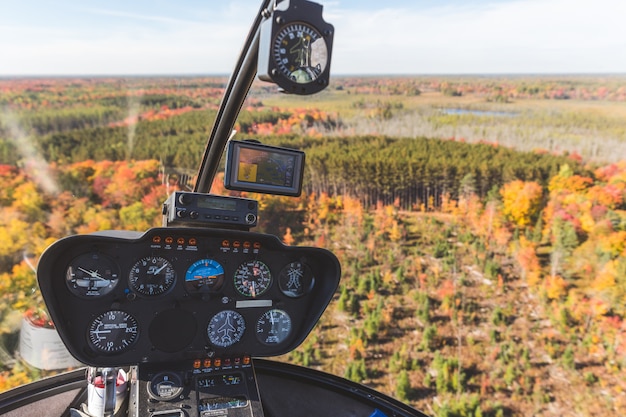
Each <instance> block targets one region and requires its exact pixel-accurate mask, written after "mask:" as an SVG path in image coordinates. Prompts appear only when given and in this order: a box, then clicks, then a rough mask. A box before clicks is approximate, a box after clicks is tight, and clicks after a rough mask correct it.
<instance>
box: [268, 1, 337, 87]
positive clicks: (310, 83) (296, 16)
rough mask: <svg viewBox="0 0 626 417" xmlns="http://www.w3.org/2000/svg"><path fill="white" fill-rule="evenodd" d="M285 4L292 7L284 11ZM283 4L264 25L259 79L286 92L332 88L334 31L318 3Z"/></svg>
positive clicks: (298, 2) (277, 7) (279, 5)
mask: <svg viewBox="0 0 626 417" xmlns="http://www.w3.org/2000/svg"><path fill="white" fill-rule="evenodd" d="M283 3H284V4H287V3H288V8H286V9H284V8H283V9H281V6H282V4H283ZM283 3H279V4H278V5H277V6H276V8H275V9H274V10H273V11H272V14H271V15H270V16H269V17H268V18H267V19H266V20H265V21H264V22H263V23H262V25H261V37H260V44H259V66H258V71H259V78H260V79H261V80H263V81H270V82H273V83H276V84H277V85H278V86H279V87H281V88H282V89H283V90H284V92H286V93H295V94H302V95H305V94H313V93H317V92H318V91H321V90H322V89H324V88H325V87H326V86H327V85H328V81H329V74H330V58H331V53H332V44H333V33H334V28H333V26H332V25H330V24H328V23H326V22H325V21H324V20H323V19H322V6H321V5H319V4H317V3H313V2H310V1H306V0H290V1H289V2H283Z"/></svg>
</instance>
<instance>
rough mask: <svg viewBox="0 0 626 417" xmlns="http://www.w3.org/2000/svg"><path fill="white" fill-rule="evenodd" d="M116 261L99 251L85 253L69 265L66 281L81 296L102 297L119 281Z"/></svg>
mask: <svg viewBox="0 0 626 417" xmlns="http://www.w3.org/2000/svg"><path fill="white" fill-rule="evenodd" d="M119 274H120V272H119V267H118V266H117V264H116V263H115V261H114V260H113V259H111V258H109V257H108V256H106V255H103V254H101V253H98V252H90V253H85V254H82V255H80V256H77V257H76V258H74V259H73V260H72V261H71V262H70V264H69V265H68V266H67V271H66V274H65V283H66V284H67V288H68V289H69V290H70V292H72V294H74V295H77V296H79V297H85V298H86V297H100V296H103V295H106V294H108V293H110V292H111V291H112V290H113V289H114V288H115V287H116V285H117V283H118V281H119Z"/></svg>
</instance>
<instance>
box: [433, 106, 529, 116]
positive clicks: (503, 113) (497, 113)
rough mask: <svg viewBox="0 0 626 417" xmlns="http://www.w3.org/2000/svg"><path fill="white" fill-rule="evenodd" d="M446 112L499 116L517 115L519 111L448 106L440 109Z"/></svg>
mask: <svg viewBox="0 0 626 417" xmlns="http://www.w3.org/2000/svg"><path fill="white" fill-rule="evenodd" d="M440 110H441V112H442V113H444V114H456V115H463V114H471V115H474V116H499V117H517V116H518V114H519V113H517V112H512V111H495V110H471V109H456V108H446V109H440Z"/></svg>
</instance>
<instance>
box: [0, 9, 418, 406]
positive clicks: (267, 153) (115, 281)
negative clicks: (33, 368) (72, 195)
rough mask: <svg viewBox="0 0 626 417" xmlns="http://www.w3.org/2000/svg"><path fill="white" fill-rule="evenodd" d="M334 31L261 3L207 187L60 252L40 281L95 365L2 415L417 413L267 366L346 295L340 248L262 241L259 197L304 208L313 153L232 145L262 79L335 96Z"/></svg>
mask: <svg viewBox="0 0 626 417" xmlns="http://www.w3.org/2000/svg"><path fill="white" fill-rule="evenodd" d="M333 31H334V29H333V27H332V25H329V24H327V23H326V22H324V20H323V19H322V7H321V6H320V5H318V4H316V3H312V2H309V1H306V0H290V1H283V2H275V1H271V0H264V1H263V4H262V6H261V9H260V11H259V13H258V15H257V18H256V20H255V22H254V24H253V26H252V29H251V31H250V34H249V36H248V39H247V40H246V44H245V46H244V49H243V52H242V54H241V57H240V60H239V62H238V63H237V65H236V68H235V71H234V72H233V75H232V77H231V79H230V81H229V84H228V87H227V88H226V92H225V96H224V100H223V102H222V104H221V107H220V111H219V112H218V116H217V120H216V121H215V124H214V127H213V131H212V133H211V137H210V138H209V141H208V144H207V147H206V150H205V154H204V157H203V159H202V164H201V166H200V169H199V173H198V179H197V182H196V185H195V189H194V190H193V191H191V192H183V191H176V192H174V193H172V194H171V196H170V197H169V198H168V199H167V201H166V202H165V203H164V205H163V227H159V228H153V229H150V230H148V231H146V232H144V233H140V232H131V231H102V232H96V233H92V234H85V235H73V236H69V237H66V238H63V239H61V240H58V241H57V242H55V243H54V244H52V245H51V246H50V247H49V248H48V249H47V250H46V251H45V253H44V254H43V255H42V257H41V258H40V261H39V265H38V272H37V276H38V283H39V286H40V289H41V292H42V294H43V297H44V300H45V302H46V305H47V308H48V310H49V313H50V316H51V318H52V320H53V322H54V323H55V326H56V328H57V330H58V332H59V335H60V337H61V339H62V340H63V342H64V344H65V345H66V347H67V349H68V351H69V352H70V353H71V355H72V356H73V357H74V358H76V359H77V360H78V361H79V362H81V363H83V364H85V365H87V366H88V368H87V369H86V370H85V369H79V370H77V371H74V372H70V373H68V374H63V375H60V376H57V377H53V378H49V379H47V380H42V381H39V382H36V383H34V384H31V385H30V386H27V387H23V389H19V390H14V391H10V392H6V393H3V394H1V395H0V414H2V415H7V416H21V415H33V414H41V415H59V416H75V417H78V416H84V417H87V416H92V417H100V416H112V415H119V416H122V415H126V416H129V417H135V416H137V417H139V416H142V417H143V416H150V417H153V416H154V417H192V416H198V417H209V416H237V417H238V416H242V417H243V416H250V417H252V416H254V417H259V416H264V415H265V416H287V415H307V416H328V415H337V416H365V417H370V416H375V417H383V416H387V417H392V416H412V415H421V414H420V413H418V412H417V411H415V410H413V409H412V408H410V407H408V406H407V405H404V404H402V403H400V402H399V401H396V400H393V399H392V398H389V397H386V396H385V395H383V394H380V393H378V392H376V391H373V390H371V389H369V388H366V387H363V386H360V385H358V384H355V383H353V382H350V381H347V380H344V379H342V378H338V377H334V376H331V375H327V374H323V373H321V372H318V371H314V370H311V369H306V368H301V367H297V366H293V365H287V364H283V363H279V362H273V361H268V360H266V359H263V358H265V357H271V356H277V355H281V354H285V353H287V352H290V351H291V350H293V349H295V348H296V347H297V346H298V345H299V344H300V343H302V342H303V341H304V339H305V338H306V337H307V335H308V334H309V332H310V331H311V330H312V329H313V328H314V326H315V325H316V323H317V321H318V319H319V318H320V316H321V315H322V314H323V312H324V310H325V308H326V306H327V305H328V303H329V302H330V301H331V299H332V298H333V295H334V293H335V291H336V289H337V287H338V284H339V280H340V276H341V271H340V265H339V261H338V260H337V258H336V257H335V255H333V254H332V253H331V252H330V251H328V250H325V249H320V248H315V247H292V246H287V245H285V244H283V243H282V242H281V241H280V240H279V239H278V238H277V237H275V236H272V235H268V234H262V233H256V232H252V231H250V229H251V228H252V227H254V226H255V225H256V221H257V216H258V204H257V202H256V201H255V200H253V199H247V198H237V197H226V196H220V195H213V194H209V193H208V191H209V189H210V184H211V183H212V182H213V179H214V176H215V173H216V171H217V170H218V166H219V163H220V160H221V157H222V154H223V152H224V149H225V148H226V147H227V146H228V156H227V162H226V175H225V178H226V187H227V188H231V189H235V190H248V191H254V192H265V193H271V194H282V195H299V194H300V189H301V185H302V184H301V182H302V170H303V167H304V159H305V157H304V153H303V152H300V151H296V150H290V149H284V148H278V147H270V146H265V145H262V144H259V143H256V142H254V141H232V140H231V141H230V142H229V138H230V136H231V132H232V129H233V125H234V122H235V119H236V117H237V114H238V113H239V110H240V108H241V106H242V103H243V100H244V98H245V96H246V94H247V91H248V89H249V87H250V85H251V83H252V80H253V78H254V76H255V75H256V74H257V73H258V75H259V77H260V78H261V79H262V80H265V81H271V82H274V83H275V84H277V85H278V86H279V87H280V88H281V89H282V90H284V91H285V92H287V93H293V94H299V95H306V94H312V93H316V92H318V91H320V90H321V89H323V88H324V87H325V86H327V85H328V77H329V71H330V57H331V52H332V40H333Z"/></svg>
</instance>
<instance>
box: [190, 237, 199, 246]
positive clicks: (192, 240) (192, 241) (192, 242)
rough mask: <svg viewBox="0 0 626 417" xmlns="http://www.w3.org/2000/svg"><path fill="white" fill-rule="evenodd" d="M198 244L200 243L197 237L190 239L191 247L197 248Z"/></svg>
mask: <svg viewBox="0 0 626 417" xmlns="http://www.w3.org/2000/svg"><path fill="white" fill-rule="evenodd" d="M196 243H198V241H197V240H196V238H195V237H192V238H190V239H189V244H190V245H191V246H196Z"/></svg>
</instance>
